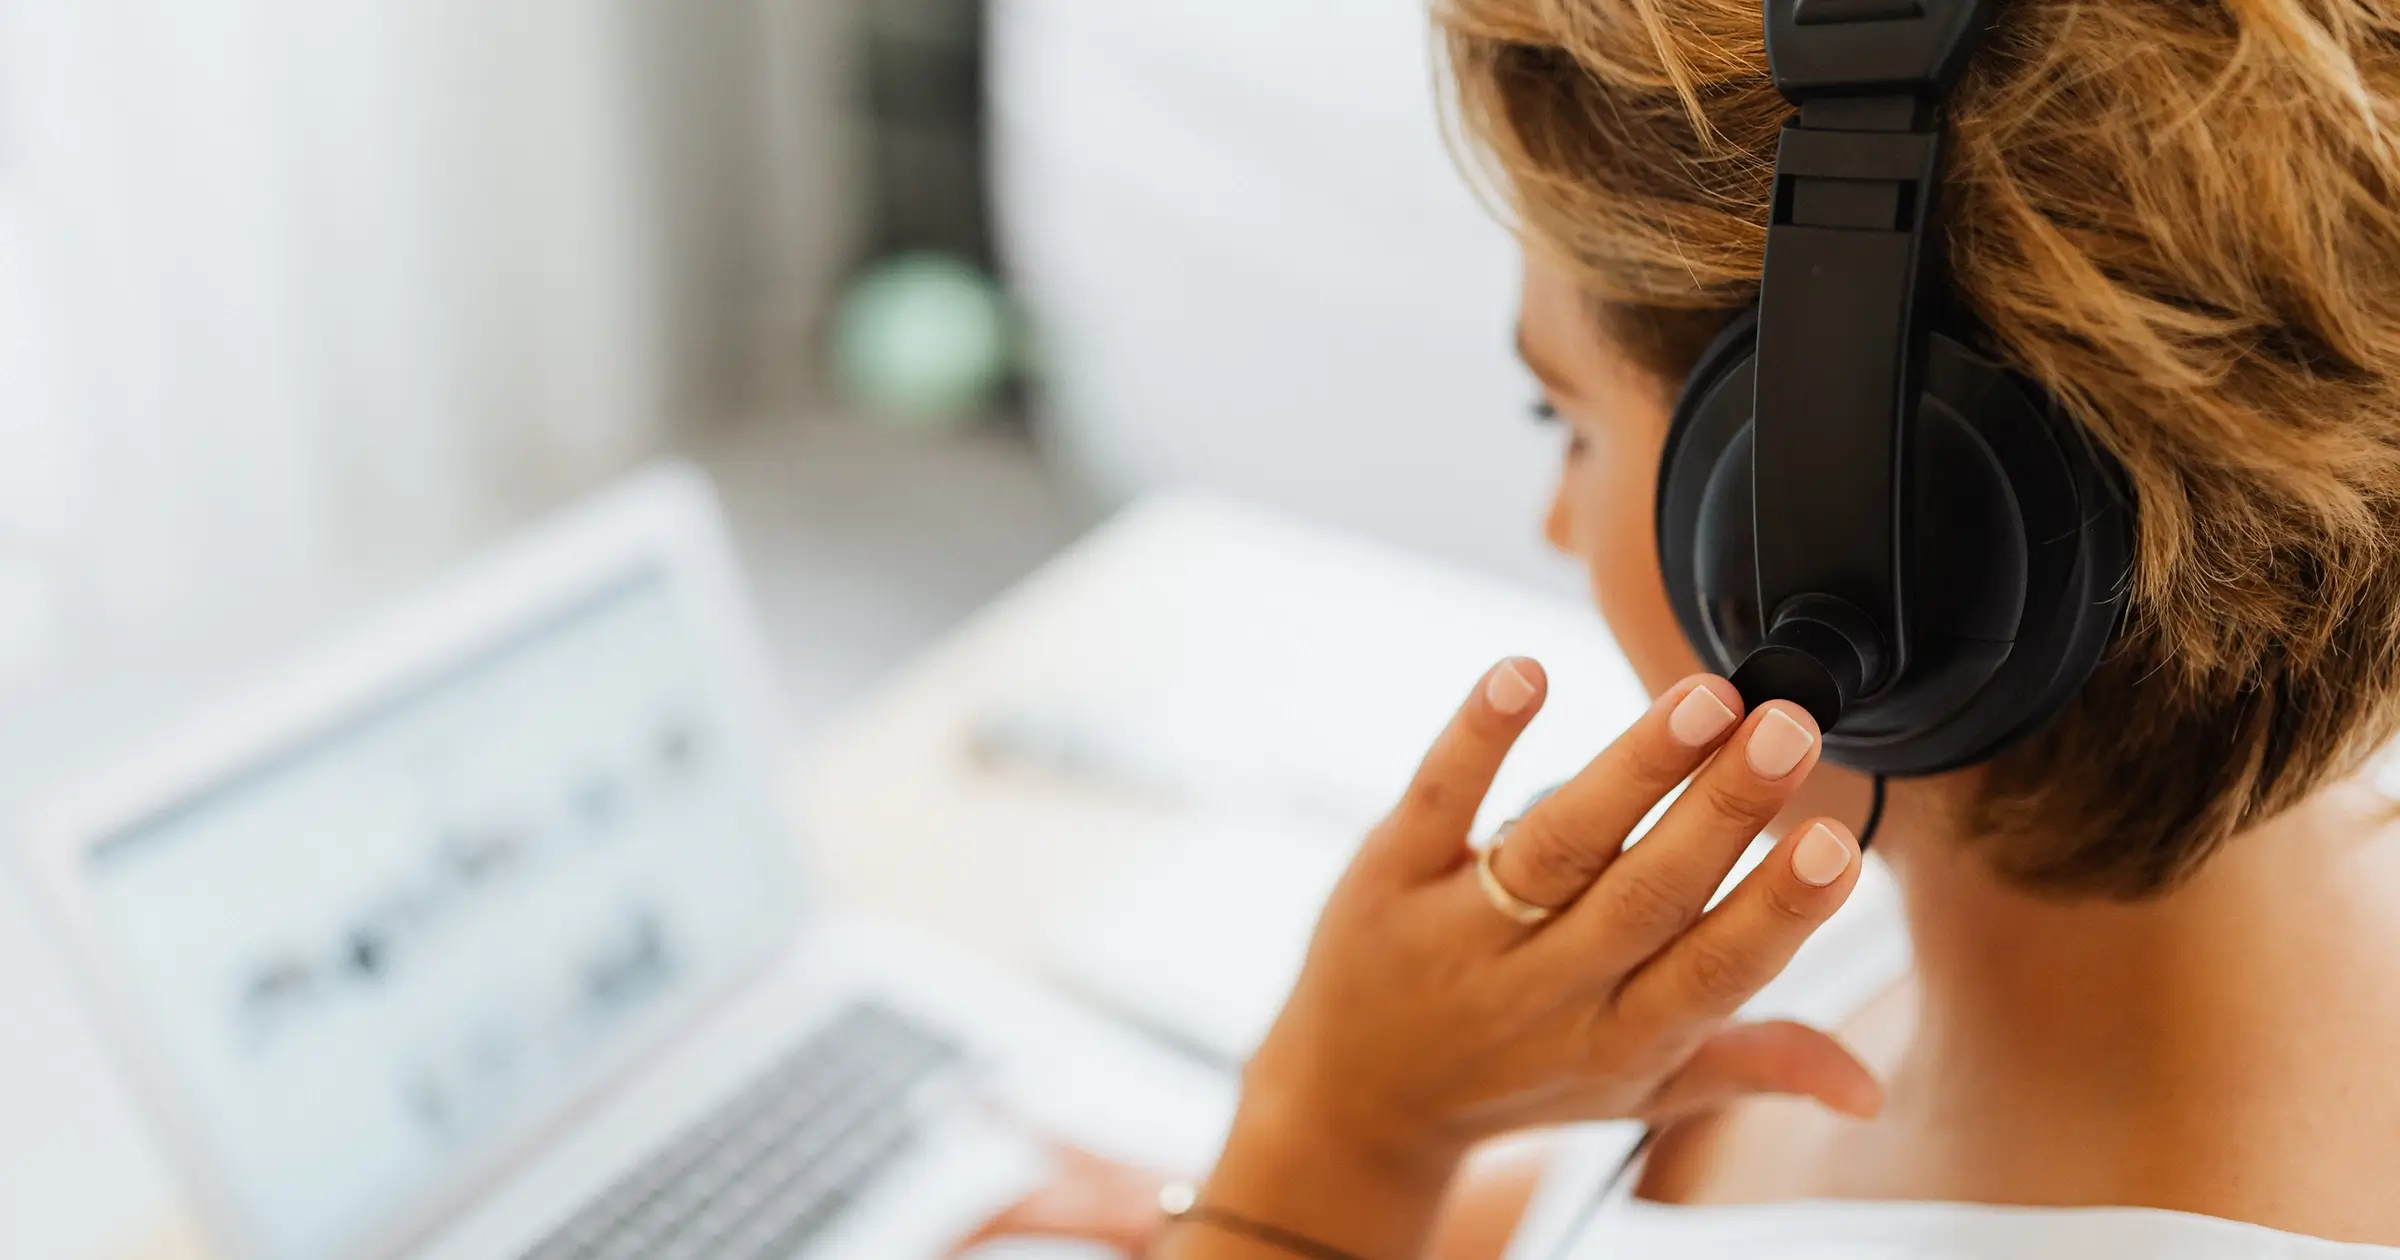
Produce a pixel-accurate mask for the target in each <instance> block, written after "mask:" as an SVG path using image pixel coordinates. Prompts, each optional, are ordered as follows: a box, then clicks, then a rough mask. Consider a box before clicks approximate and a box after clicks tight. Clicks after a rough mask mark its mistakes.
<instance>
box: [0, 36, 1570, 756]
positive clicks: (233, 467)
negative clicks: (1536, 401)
mask: <svg viewBox="0 0 2400 1260" xmlns="http://www.w3.org/2000/svg"><path fill="white" fill-rule="evenodd" d="M1427 38H1428V37H1427V30H1426V21H1425V17H1424V14H1423V13H1422V11H1421V9H1420V8H1419V6H1417V5H1415V4H1413V3H1407V2H1405V0H1324V2H1322V3H1318V4H1312V5H1309V6H1306V8H1305V11H1295V10H1294V9H1292V7H1291V6H1289V5H1284V4H1277V3H1273V2H1272V0H1205V2H1203V0H1138V2H1130V3H1128V2H1121V0H1119V2H1112V3H1106V4H1102V3H1095V2H1093V0H989V2H985V0H683V2H681V3H672V4H670V3H665V2H664V0H629V2H627V3H617V4H606V5H601V4H591V3H583V2H577V0H510V2H509V3H505V4H493V3H488V2H485V0H425V2H423V3H412V4H408V5H389V4H371V3H363V2H349V0H335V2H332V3H322V4H309V5H291V4H280V3H269V2H267V0H0V688H5V689H6V690H11V691H13V690H21V689H23V688H26V687H29V686H40V685H43V684H45V683H47V682H50V681H53V680H55V679H57V678H60V677H64V676H70V675H75V674H90V673H119V674H121V673H122V671H123V670H125V669H127V668H148V667H151V666H152V665H154V664H155V663H156V662H158V661H159V660H160V658H163V657H172V656H189V655H191V654H193V653H194V652H196V651H201V650H221V649H223V648H224V647H225V646H226V645H228V644H237V643H252V642H256V641H257V640H258V639H259V638H260V637H261V636H262V635H264V636H267V637H272V636H274V635H276V634H277V633H279V632H280V631H284V630H288V629H290V628H291V627H294V626H295V625H299V624H302V623H304V622H305V621H307V620H309V619H311V618H316V617H321V616H323V615H326V611H327V610H329V609H332V608H336V607H340V606H344V605H345V604H346V603H348V602H351V601H355V600H357V599H360V598H364V597H366V594H367V593H368V592H372V591H374V590H377V589H382V588H385V587H388V586H389V585H391V584H392V583H394V582H396V581H400V580H403V579H404V578H405V577H407V576H408V575H411V574H416V573H422V572H424V571H427V570H429V569H431V568H432V567H434V566H437V565H438V564H439V563H440V562H441V561H443V560H445V559H447V558H450V557H452V556H455V555H456V554H458V553H459V552H461V551H462V549H464V548H467V547H469V546H471V545H472V544H473V543H475V542H476V541H478V540H480V539H482V538H485V537H487V536H489V535H491V534H492V533H493V532H494V531H496V530H498V529H500V528H502V527H504V526H506V525H507V524H509V523H511V522H514V521H516V520H519V519H521V518H523V517H525V516H527V515H528V514H530V513H533V512H536V511H538V510H540V509H542V508H545V507H548V506H551V505H553V504H555V503H557V502H560V501H562V500H564V499H566V498H569V497H571V496H573V495H574V494H576V493H577V492H579V491H582V490H585V489H588V488H589V487H591V486H593V485H596V484H599V483H600V482H603V481H605V480H606V479H608V478H609V477H611V476H612V475H614V474H616V473H618V472H620V471H622V470H624V469H625V468H627V467H630V466H632V465H633V464H635V463H637V462H639V461H641V460H643V459H645V458H647V457H649V456H652V455H654V454H657V453H659V452H662V451H668V450H681V451H688V452H693V453H696V454H697V455H698V456H699V457H700V458H701V459H702V460H703V461H705V462H706V463H708V464H709V465H710V466H711V467H712V469H714V470H715V471H717V472H718V473H719V475H720V477H721V479H722V480H723V482H724V485H725V489H726V491H727V493H728V494H729V496H730V497H731V499H732V500H733V502H734V505H735V512H736V514H737V516H738V517H739V524H740V525H741V527H742V530H743V534H744V541H745V545H746V547H748V548H749V549H750V551H751V553H752V561H753V564H754V567H755V568H756V569H757V570H758V576H759V580H760V581H761V583H762V584H763V586H764V589H765V596H766V601H767V604H768V606H769V613H770V616H771V618H772V619H773V620H774V621H775V623H776V630H777V637H778V640H779V642H781V643H786V644H788V645H789V646H792V647H800V646H803V645H804V646H805V650H804V651H796V652H793V653H791V654H790V659H789V660H788V661H787V662H786V675H785V676H786V677H787V679H788V680H789V686H790V688H791V690H792V693H793V694H792V701H793V704H794V706H795V715H796V716H797V717H799V718H800V719H801V720H803V721H804V722H805V721H807V720H810V719H813V718H818V717H821V716H822V715H824V714H825V713H828V712H831V711H833V709H835V708H836V707H838V705H839V704H840V703H841V702H842V701H843V700H844V699H845V698H847V697H849V696H851V695H854V694H856V692H857V691H858V689H860V688H862V687H866V686H870V685H871V684H872V682H873V679H874V676H875V673H876V671H877V670H878V669H879V668H882V667H887V666H888V665H890V664H892V663H894V662H895V661H897V660H898V659H901V658H904V657H905V656H906V655H907V654H908V653H909V652H910V651H911V650H912V648H913V647H914V646H916V645H920V644H921V643H923V642H925V641H927V640H928V639H929V638H930V637H931V636H933V635H935V634H937V633H938V632H939V630H940V629H941V628H942V627H943V626H944V625H945V624H946V623H947V622H948V621H949V620H951V619H954V618H956V617H957V616H959V615H961V614H962V613H964V612H965V611H966V610H967V609H969V608H972V607H973V606H975V605H976V604H977V603H978V602H980V601H981V600H982V599H983V598H985V597H987V596H989V595H990V594H991V593H993V592H995V591H997V590H999V589H1000V588H1001V587H1002V586H1003V585H1004V584H1005V583H1006V582H1007V581H1008V580H1009V579H1010V578H1012V577H1014V576H1015V575H1016V574H1018V573H1020V572H1022V571H1023V570H1025V569H1027V568H1030V567H1031V566H1032V565H1033V564H1034V563H1035V562H1036V561H1038V560H1039V559H1041V558H1042V557H1043V556H1045V555H1046V554H1048V553H1049V552H1050V551H1052V550H1054V549H1055V548H1056V547H1058V546H1059V545H1060V544H1061V543H1062V542H1064V541H1066V540H1067V539H1069V538H1071V537H1072V536H1074V535H1075V534H1076V533H1077V532H1078V531H1079V530H1081V529H1082V528H1083V527H1085V526H1086V525H1088V524H1089V523H1090V522H1091V521H1093V520H1095V519H1097V518H1098V517H1099V516H1100V515H1101V514H1103V513H1104V512H1105V511H1106V510H1107V509H1109V508H1110V507H1111V506H1113V505H1115V504H1117V503H1119V502H1122V501H1124V500H1125V499H1127V498H1128V497H1129V496H1132V495H1135V494H1137V493H1139V492H1141V491H1144V490H1148V489H1153V488H1158V487H1162V486H1181V485H1195V486H1201V487H1208V488H1213V489H1219V490H1223V491H1227V492H1231V493H1234V494H1237V495H1240V496H1242V497H1246V498H1251V499H1256V500H1260V501H1263V502H1265V503H1268V504H1271V505H1274V506H1278V507H1283V508H1286V509H1289V510H1293V511H1296V512H1299V513H1301V514H1304V515H1306V516H1308V517H1311V518H1315V519H1320V520H1324V521H1327V522H1331V523H1335V524H1338V525H1342V526H1346V527H1350V528H1354V529H1358V530H1361V531H1364V532H1366V533H1368V534H1371V535H1375V536H1380V537H1383V538H1387V539H1391V540H1394V541H1396V542H1399V543H1401V544H1404V545H1406V546H1410V547H1413V548H1417V549H1420V550H1423V551H1426V552H1429V553H1433V554H1436V555H1440V556H1443V557H1445V558H1449V559H1453V560H1458V561H1464V562H1467V563H1470V564H1473V565H1476V566H1478V567H1482V568H1486V569H1490V570H1494V571H1498V572H1502V573H1506V574H1509V575H1512V576H1515V577H1519V578H1526V579H1532V580H1537V581H1549V582H1556V581H1557V580H1558V578H1557V574H1556V572H1555V571H1554V570H1553V569H1551V568H1550V567H1549V566H1548V565H1547V563H1546V562H1545V561H1544V560H1543V559H1542V558H1541V557H1540V555H1539V553H1538V551H1537V550H1536V549H1535V547H1534V545H1533V543H1532V528H1531V526H1532V523H1533V521H1534V520H1535V514H1536V512H1537V510H1538V505H1539V502H1540V498H1539V496H1540V493H1541V491H1542V489H1543V486H1544V478H1545V477H1546V475H1547V472H1548V462H1549V459H1550V457H1551V443H1550V440H1549V439H1548V438H1547V437H1546V436H1545V435H1543V434H1541V433H1540V432H1538V431H1537V430H1535V428H1534V427H1533V426H1531V425H1529V424H1524V423H1520V420H1521V417H1522V412H1523V407H1522V405H1521V400H1522V399H1525V398H1529V397H1530V392H1529V388H1530V387H1529V386H1528V385H1527V384H1526V383H1525V381H1524V378H1523V377H1522V376H1521V375H1520V374H1519V373H1518V371H1517V369H1516V368H1515V367H1514V366H1513V365H1512V364H1511V362H1510V359H1509V356H1508V353H1507V349H1506V347H1507V344H1508V337H1507V333H1508V321H1509V314H1510V309H1511V303H1512V301H1513V286H1514V274H1513V268H1512V264H1511V261H1510V257H1509V243H1508V241H1507V239H1506V237H1505V234H1504V233H1503V232H1502V231H1501V230H1500V229H1499V228H1497V227H1496V226H1494V225H1493V223H1492V222H1491V221H1490V219H1489V218H1488V217H1487V216H1486V215H1485V213H1484V211H1483V209H1482V207H1481V206H1480V205H1479V204H1478V203H1477V201H1476V200H1475V198H1474V197H1473V195H1472V194H1471V193H1470V192H1469V191H1468V190H1467V189H1466V188H1465V187H1464V185H1463V184H1462V182H1461V181H1460V179H1459V178H1458V176H1457V173H1456V171H1455V170H1454V168H1453V165H1452V163H1451V160H1450V157H1449V155H1448V153H1447V152H1446V150H1445V148H1444V145H1443V143H1442V138H1441V133H1440V129H1439V126H1438V123H1437V115H1436V111H1435V105H1434V99H1433V93H1432V83H1433V78H1432V63H1431V60H1430V57H1429V52H1428V49H1427V47H1426V45H1427Z"/></svg>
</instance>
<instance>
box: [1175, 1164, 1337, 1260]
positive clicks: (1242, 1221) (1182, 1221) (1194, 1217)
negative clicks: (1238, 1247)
mask: <svg viewBox="0 0 2400 1260" xmlns="http://www.w3.org/2000/svg"><path fill="white" fill-rule="evenodd" d="M1158 1210H1159V1212H1160V1214H1162V1215H1164V1216H1165V1217H1166V1218H1167V1224H1168V1225H1169V1226H1170V1227H1172V1226H1176V1225H1206V1226H1209V1227H1211V1228H1213V1229H1221V1230H1224V1231H1225V1232H1226V1233H1229V1234H1240V1235H1241V1236H1242V1237H1244V1238H1248V1239H1250V1240H1251V1241H1253V1242H1262V1243H1265V1244H1266V1245H1268V1246H1270V1247H1273V1248H1275V1249H1276V1250H1277V1251H1283V1252H1288V1253H1290V1254H1292V1255H1295V1256H1300V1257H1302V1258H1303V1260H1364V1258H1363V1257H1361V1256H1359V1255H1357V1254H1355V1253H1353V1252H1348V1251H1344V1250H1342V1249H1341V1248H1339V1247H1334V1246H1329V1245H1327V1244H1325V1243H1321V1242H1318V1241H1317V1240H1316V1239H1314V1238H1310V1237H1309V1236H1307V1235H1306V1234H1295V1233H1293V1232H1292V1231H1290V1230H1288V1229H1285V1228H1283V1227H1282V1226H1280V1225H1269V1224H1267V1223H1266V1222H1265V1221H1254V1220H1251V1219H1250V1218H1249V1217H1247V1216H1243V1215H1241V1214H1240V1213H1238V1212H1228V1211H1226V1210H1225V1209H1223V1208H1219V1207H1209V1206H1207V1205H1205V1204H1203V1203H1201V1202H1200V1192H1199V1190H1198V1189H1197V1188H1195V1187H1194V1186H1193V1185H1192V1183H1190V1182H1188V1181H1179V1182H1174V1183H1171V1184H1169V1185H1167V1186H1166V1187H1164V1188H1162V1189H1161V1190H1159V1192H1158Z"/></svg>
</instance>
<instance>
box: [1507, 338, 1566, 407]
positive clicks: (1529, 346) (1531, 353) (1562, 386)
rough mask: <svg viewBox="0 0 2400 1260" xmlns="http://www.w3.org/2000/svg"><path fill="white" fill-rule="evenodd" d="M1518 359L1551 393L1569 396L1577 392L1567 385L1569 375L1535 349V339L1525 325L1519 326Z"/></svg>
mask: <svg viewBox="0 0 2400 1260" xmlns="http://www.w3.org/2000/svg"><path fill="white" fill-rule="evenodd" d="M1517 358H1518V359H1519V360H1521V361H1522V362H1523V363H1524V364H1525V370H1526V371H1528V372H1531V373H1533V375H1534V377H1535V379H1537V380H1539V381H1541V383H1542V384H1543V385H1544V386H1545V387H1547V388H1548V389H1549V390H1550V392H1551V393H1553V394H1561V395H1567V394H1573V393H1574V392H1575V389H1574V387H1573V386H1571V385H1569V384H1568V383H1567V374H1566V373H1564V372H1561V371H1559V370H1558V368H1557V367H1556V366H1555V365H1553V364H1551V363H1550V362H1548V361H1547V360H1545V359H1543V358H1542V356H1541V354H1540V353H1539V352H1538V351H1536V350H1535V349H1534V348H1533V337H1532V335H1531V334H1530V333H1529V332H1527V331H1526V328H1525V325H1523V324H1519V325H1517Z"/></svg>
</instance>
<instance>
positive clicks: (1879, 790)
mask: <svg viewBox="0 0 2400 1260" xmlns="http://www.w3.org/2000/svg"><path fill="white" fill-rule="evenodd" d="M1883 785H1884V777H1883V776H1882V775H1880V774H1879V775H1876V776H1875V796H1874V799H1872V800H1871V801H1869V802H1868V804H1867V821H1866V825H1865V826H1863V827H1860V828H1859V829H1858V851H1859V852H1861V853H1864V852H1866V851H1867V846H1868V845H1870V844H1873V843H1875V833H1876V831H1877V830H1879V829H1881V828H1882V826H1883V796H1884V791H1883Z"/></svg>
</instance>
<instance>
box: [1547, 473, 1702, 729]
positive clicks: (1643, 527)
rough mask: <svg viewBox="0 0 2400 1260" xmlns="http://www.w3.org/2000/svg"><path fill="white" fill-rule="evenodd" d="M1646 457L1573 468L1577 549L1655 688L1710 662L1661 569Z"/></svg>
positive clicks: (1607, 614)
mask: <svg viewBox="0 0 2400 1260" xmlns="http://www.w3.org/2000/svg"><path fill="white" fill-rule="evenodd" d="M1655 462H1656V461H1655V456H1653V458H1652V460H1651V461H1650V462H1649V463H1647V464H1645V463H1641V462H1639V461H1636V460H1630V459H1619V460H1608V461H1605V462H1601V461H1591V460H1587V461H1585V466H1584V467H1583V468H1579V469H1576V470H1574V471H1573V472H1571V473H1570V475H1569V477H1568V479H1567V481H1568V489H1569V490H1570V491H1571V492H1572V493H1574V495H1575V499H1576V501H1575V503H1574V504H1573V515H1574V517H1575V520H1576V530H1575V533H1576V536H1577V539H1576V550H1577V551H1578V552H1579V553H1580V554H1581V555H1582V557H1583V559H1584V563H1585V565H1586V567H1587V568H1588V569H1589V570H1590V573H1591V585H1592V594H1593V597H1594V598H1595V600H1596V601H1597V602H1598V603H1599V605H1600V615H1601V616H1602V617H1603V618H1605V619H1606V620H1607V622H1608V628H1609V632H1610V633H1611V634H1612V635H1614V636H1615V637H1616V640H1617V645H1618V646H1619V647H1620V648H1622V649H1623V650H1624V652H1625V656H1626V659H1627V660H1628V661H1630V662H1631V663H1632V665H1633V670H1634V674H1635V675H1636V676H1637V677H1638V678H1640V679H1641V682H1642V686H1643V687H1644V688H1645V689H1647V690H1648V691H1649V692H1650V693H1651V694H1652V695H1657V694H1659V693H1661V692H1664V691H1665V690H1666V689H1667V688H1668V687H1671V686H1673V685H1674V684H1675V683H1676V682H1677V681H1679V680H1681V679H1684V678H1687V677H1689V676H1691V675H1692V674H1695V673H1698V672H1699V671H1700V670H1701V669H1703V668H1705V667H1704V666H1703V664H1702V663H1701V660H1700V657H1699V655H1698V654H1697V653H1695V652H1694V651H1692V648H1691V645H1690V644H1688V643H1686V642H1685V641H1684V638H1683V630H1682V627H1681V626H1679V625H1678V624H1677V623H1676V620H1675V612H1674V608H1673V606H1672V605H1670V604H1669V603H1668V601H1667V588H1666V582H1665V580H1664V579H1663V578H1662V577H1661V576H1660V574H1659V571H1658V544H1657V534H1656V529H1655V521H1654V518H1653V515H1652V511H1653V509H1652V504H1653V502H1654V497H1655V495H1656V493H1657V490H1656V482H1655V480H1654V479H1653V478H1652V477H1651V476H1650V475H1649V474H1650V473H1651V471H1652V470H1653V468H1654V466H1655Z"/></svg>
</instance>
